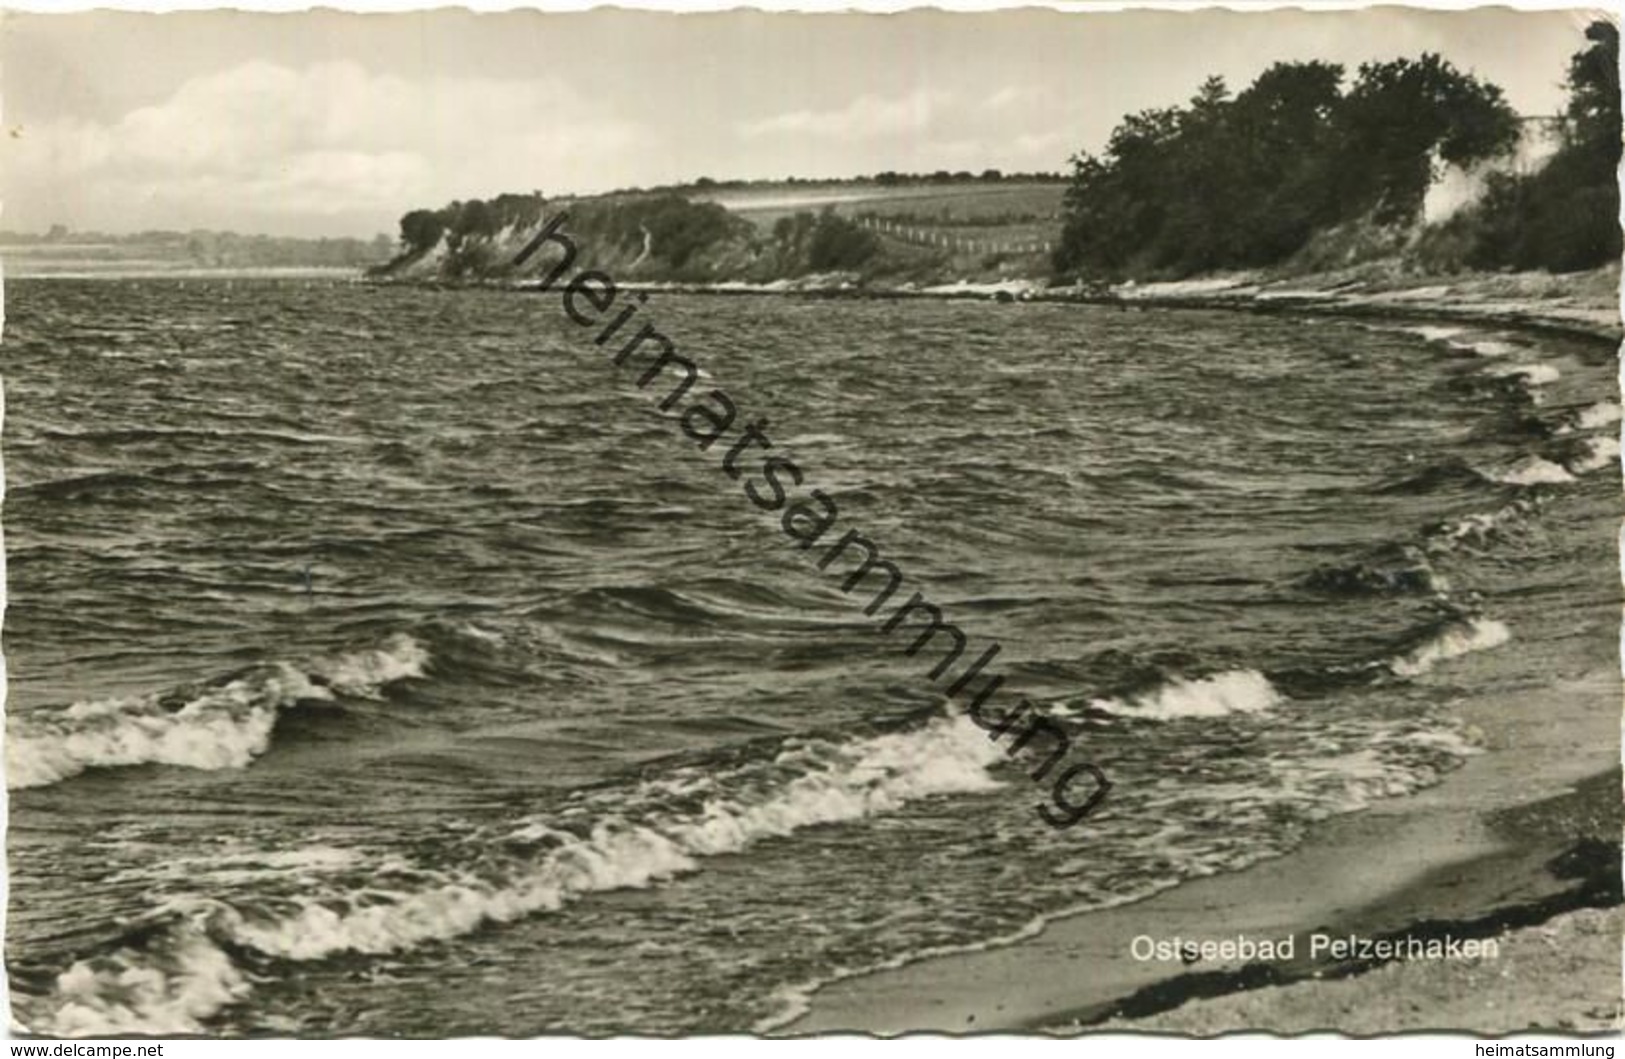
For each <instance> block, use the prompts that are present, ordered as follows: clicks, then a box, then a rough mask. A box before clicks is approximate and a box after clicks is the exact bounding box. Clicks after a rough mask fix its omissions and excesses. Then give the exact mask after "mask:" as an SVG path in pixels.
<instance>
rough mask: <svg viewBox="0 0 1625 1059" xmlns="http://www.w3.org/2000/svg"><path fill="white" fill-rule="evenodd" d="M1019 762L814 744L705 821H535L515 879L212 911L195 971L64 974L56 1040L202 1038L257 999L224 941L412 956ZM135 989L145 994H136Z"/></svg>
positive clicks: (206, 913) (970, 734) (966, 785)
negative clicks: (228, 1007) (410, 952)
mask: <svg viewBox="0 0 1625 1059" xmlns="http://www.w3.org/2000/svg"><path fill="white" fill-rule="evenodd" d="M1003 757H1004V753H1003V751H1002V750H1000V749H999V747H998V745H997V744H995V743H994V742H993V741H992V740H990V739H988V738H987V734H986V733H985V732H984V731H982V730H981V729H980V728H978V727H976V726H975V725H974V724H973V723H971V721H970V720H969V719H967V718H965V717H955V718H951V719H945V720H940V721H936V722H933V723H931V724H929V725H926V726H925V727H923V728H920V729H917V730H914V731H910V732H900V733H892V734H888V735H880V736H875V737H872V738H867V739H860V740H853V741H850V742H846V743H830V742H825V741H810V742H809V743H806V744H802V745H798V746H794V747H791V748H789V749H786V750H785V751H784V752H783V753H781V754H780V755H779V758H778V760H777V761H776V762H775V765H776V766H778V767H782V768H789V769H795V770H801V771H800V774H799V775H797V776H795V778H793V779H791V780H789V781H788V782H786V783H782V784H778V785H776V786H772V787H769V788H768V789H766V790H760V789H759V790H757V791H756V792H755V793H754V794H733V795H730V794H728V793H726V792H725V791H724V790H723V788H722V787H721V786H717V785H713V790H714V791H715V794H714V795H713V796H712V797H711V798H709V799H708V800H706V801H705V802H704V804H703V808H702V809H700V810H699V811H697V812H691V813H686V814H671V815H668V816H665V817H658V818H654V819H651V820H648V821H644V822H637V823H634V822H630V821H627V820H623V819H619V818H609V819H606V820H604V821H602V822H601V823H600V824H599V825H598V826H596V827H595V828H594V829H593V830H592V832H591V833H590V835H588V836H587V837H580V836H578V835H576V834H573V833H570V832H566V831H561V830H558V829H557V828H556V827H554V826H553V823H554V821H549V820H543V819H533V820H528V821H524V822H521V823H520V824H518V825H516V826H515V827H513V828H511V829H510V830H508V831H506V832H505V833H503V834H501V835H497V836H492V838H493V843H494V844H496V845H507V846H509V847H512V846H514V845H516V844H518V845H523V844H527V843H535V844H537V845H538V846H539V847H540V848H542V849H545V852H543V853H540V854H538V855H537V856H536V857H534V858H532V859H528V860H518V861H514V862H512V863H511V864H509V865H508V866H507V867H506V868H501V869H496V868H492V867H491V866H486V867H485V868H483V869H480V870H476V869H475V868H474V867H472V866H469V867H465V868H460V869H454V870H449V871H445V870H441V871H429V870H427V869H415V868H413V867H412V866H411V865H408V864H404V863H402V862H400V861H399V860H392V861H390V862H388V863H382V864H380V865H378V868H379V871H378V872H377V873H375V874H376V875H377V876H379V877H401V876H403V875H405V876H414V875H415V876H417V877H419V878H421V879H423V880H424V881H425V883H426V885H424V886H421V887H419V888H417V889H395V890H388V889H384V888H381V887H380V888H372V889H369V890H368V891H367V892H366V893H365V894H364V895H363V894H359V893H356V892H349V893H337V894H335V893H321V892H316V893H311V894H309V895H308V896H304V897H300V898H296V899H287V900H283V901H279V902H277V904H276V906H275V907H274V909H271V910H244V909H240V908H237V907H233V906H229V905H226V904H223V903H219V902H206V903H200V904H199V905H198V906H196V907H194V908H193V909H191V910H190V911H189V913H188V915H187V917H186V925H185V926H183V927H177V928H176V930H175V932H174V943H173V945H171V946H169V948H170V949H171V950H172V951H174V952H178V953H183V954H185V957H186V958H185V960H183V961H178V960H171V959H168V958H167V957H166V958H164V959H163V960H160V961H157V962H154V961H151V960H148V959H147V958H146V955H145V953H144V952H136V951H132V950H120V952H119V953H118V954H117V955H116V957H114V958H108V957H98V958H96V959H94V960H85V961H81V962H79V963H77V964H75V965H74V966H73V967H71V968H70V969H69V970H67V971H66V972H64V973H63V974H62V975H61V976H59V978H58V979H57V992H58V995H59V997H60V998H61V999H62V1005H61V1006H60V1007H59V1009H58V1013H57V1016H56V1018H55V1019H54V1020H53V1022H52V1029H53V1030H54V1031H55V1032H58V1033H68V1032H75V1033H81V1034H83V1033H97V1032H105V1033H118V1032H128V1031H133V1030H135V1029H137V1028H141V1027H148V1026H150V1025H153V1024H157V1025H162V1026H163V1027H164V1028H165V1030H167V1031H169V1032H197V1031H198V1030H199V1028H200V1027H199V1025H198V1024H199V1022H200V1021H201V1020H203V1019H206V1018H207V1017H208V1015H209V1014H210V1013H211V1012H212V1011H213V1010H217V1009H218V1007H219V1006H221V1005H224V1004H226V1003H229V1002H230V1001H231V1000H233V999H235V998H236V997H237V996H239V995H240V994H241V991H242V979H241V977H240V976H237V973H236V971H235V969H233V968H232V967H231V966H230V962H229V960H228V961H226V963H225V964H224V965H222V964H221V963H220V961H221V960H225V957H224V955H223V954H222V953H221V950H220V949H219V948H217V947H216V946H214V945H213V944H212V943H211V942H210V941H209V940H208V939H209V937H211V936H212V937H218V938H222V939H227V940H229V941H230V942H231V943H232V944H234V945H238V946H244V947H248V948H251V949H254V950H257V951H259V952H261V953H264V954H266V955H269V956H275V957H279V958H282V959H289V960H319V959H323V958H325V957H328V956H331V955H334V954H336V953H341V952H360V953H386V952H394V951H399V950H402V949H407V948H410V947H412V946H414V945H418V944H421V943H423V942H426V941H434V940H442V939H447V938H452V937H456V936H459V935H462V934H467V933H469V932H470V931H473V930H475V929H477V928H479V927H480V926H482V925H484V924H486V923H492V922H509V921H512V920H515V919H518V918H520V917H522V916H525V915H530V914H532V913H536V912H545V911H552V910H556V909H558V908H560V907H562V906H563V905H564V904H565V903H566V902H568V901H569V900H571V899H572V898H574V897H576V896H578V895H580V894H584V893H591V892H594V891H603V890H616V889H626V888H635V887H645V886H649V885H652V884H654V883H656V882H658V881H660V880H662V879H666V878H669V877H671V876H673V875H676V874H679V873H682V872H688V871H694V870H697V869H698V868H699V867H700V861H701V860H702V859H703V858H705V857H710V856H716V855H720V854H727V853H735V852H738V851H740V850H742V849H744V848H745V847H747V846H748V845H750V844H751V843H753V842H756V841H759V840H761V839H764V838H770V837H775V836H783V835H788V834H791V833H792V832H795V831H798V830H800V829H802V828H806V827H812V826H816V825H819V824H831V823H839V822H842V821H849V820H857V819H862V818H864V817H867V816H870V815H873V814H876V813H885V812H890V811H893V810H895V809H897V808H899V807H901V806H903V805H905V804H906V803H908V802H911V801H914V800H917V799H920V798H925V797H930V796H933V795H939V794H951V793H969V792H976V791H982V790H989V789H992V788H995V787H997V786H999V782H998V781H997V780H996V779H994V777H993V776H992V775H990V774H989V772H988V767H989V766H991V765H993V764H995V763H996V762H997V761H999V760H1001V759H1003ZM129 982H138V983H141V988H140V989H139V990H137V991H132V990H131V989H130V988H128V986H127V983H129ZM149 1032H152V1031H151V1030H150V1029H149Z"/></svg>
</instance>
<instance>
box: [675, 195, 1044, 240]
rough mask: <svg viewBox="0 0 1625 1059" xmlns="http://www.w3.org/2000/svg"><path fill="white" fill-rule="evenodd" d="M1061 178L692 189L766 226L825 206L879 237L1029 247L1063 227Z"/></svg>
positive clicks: (698, 196)
mask: <svg viewBox="0 0 1625 1059" xmlns="http://www.w3.org/2000/svg"><path fill="white" fill-rule="evenodd" d="M1065 190H1066V185H1064V184H1060V183H1014V182H997V183H992V182H990V183H986V184H980V183H978V184H947V185H929V184H928V185H903V186H897V187H882V186H880V185H878V184H857V185H854V184H830V185H818V184H810V185H809V184H796V185H774V186H768V187H760V188H749V189H742V190H733V191H718V192H714V193H711V194H700V195H695V196H694V198H696V199H699V200H708V201H711V202H716V203H718V204H719V205H722V206H725V207H727V208H728V209H729V210H731V211H733V212H734V213H737V214H739V215H740V216H742V217H745V218H746V219H748V220H750V221H752V222H754V223H755V224H757V225H759V226H760V227H762V228H763V229H769V228H771V227H772V226H773V224H774V222H776V221H777V220H779V219H780V218H781V217H788V216H790V215H792V214H795V213H798V212H802V211H811V212H817V211H819V210H822V209H824V208H825V207H828V208H831V209H833V210H835V211H836V212H837V213H839V214H841V215H843V216H846V217H851V218H853V219H855V220H863V221H865V224H866V226H872V227H873V228H874V230H876V231H877V232H878V233H879V234H880V235H881V236H882V238H883V239H886V240H889V241H893V242H898V243H903V244H906V245H909V246H919V247H929V246H945V247H948V248H951V249H953V250H954V251H955V253H956V254H958V253H966V254H986V253H993V252H1009V253H1033V252H1042V251H1035V250H1034V249H1033V248H1035V247H1041V246H1042V245H1043V244H1044V243H1046V242H1049V241H1052V240H1054V239H1055V237H1056V235H1057V233H1058V232H1059V230H1060V224H1061V221H1060V215H1061V196H1062V195H1063V194H1064V193H1065Z"/></svg>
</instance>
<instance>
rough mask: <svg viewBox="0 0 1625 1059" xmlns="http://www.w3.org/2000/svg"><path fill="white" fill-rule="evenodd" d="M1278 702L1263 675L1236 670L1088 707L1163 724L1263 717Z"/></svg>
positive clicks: (1182, 681)
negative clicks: (1252, 715) (1237, 716)
mask: <svg viewBox="0 0 1625 1059" xmlns="http://www.w3.org/2000/svg"><path fill="white" fill-rule="evenodd" d="M1280 701H1281V695H1280V692H1278V691H1276V690H1275V687H1274V685H1272V684H1271V683H1270V682H1269V679H1268V678H1267V677H1265V676H1264V675H1263V674H1262V673H1258V672H1256V671H1254V670H1251V669H1235V670H1230V671H1229V672H1225V673H1215V674H1213V675H1212V676H1207V677H1198V678H1194V679H1184V678H1181V679H1176V680H1173V681H1171V682H1169V683H1167V684H1164V685H1162V686H1161V687H1159V688H1157V689H1155V690H1154V691H1151V692H1148V693H1146V694H1144V695H1136V696H1131V697H1129V698H1127V699H1096V700H1095V701H1094V702H1091V703H1090V704H1089V705H1090V706H1091V707H1092V708H1094V709H1097V710H1104V711H1106V712H1107V713H1113V714H1117V715H1118V716H1121V717H1139V718H1144V719H1148V720H1156V721H1166V720H1172V719H1174V718H1178V717H1224V716H1226V715H1228V714H1233V713H1262V712H1264V711H1265V710H1268V709H1270V708H1271V707H1273V706H1275V705H1277V704H1278V703H1279V702H1280Z"/></svg>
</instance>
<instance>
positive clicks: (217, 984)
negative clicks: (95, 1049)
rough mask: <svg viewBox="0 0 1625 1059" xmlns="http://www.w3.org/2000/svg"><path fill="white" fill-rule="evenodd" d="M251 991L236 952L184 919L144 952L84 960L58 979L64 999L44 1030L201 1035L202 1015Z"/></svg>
mask: <svg viewBox="0 0 1625 1059" xmlns="http://www.w3.org/2000/svg"><path fill="white" fill-rule="evenodd" d="M248 989H249V986H248V982H247V980H246V979H245V978H244V976H243V974H242V972H240V971H239V970H238V969H237V968H236V966H235V965H234V964H233V963H232V962H231V957H229V956H227V955H226V953H225V952H224V951H222V950H221V949H220V947H219V946H217V945H215V944H214V943H213V942H212V941H210V940H209V938H208V936H207V935H206V934H204V933H203V932H202V931H201V930H200V929H198V928H197V927H196V926H194V925H191V924H185V925H181V926H178V927H176V928H173V929H171V930H170V931H169V932H168V933H167V934H165V935H163V936H161V937H160V938H158V939H157V940H155V941H154V942H153V943H152V944H151V945H148V946H144V947H143V948H142V949H139V950H135V949H121V950H118V951H117V952H113V953H109V954H107V955H104V956H100V957H97V958H96V959H94V960H81V961H79V962H78V963H76V964H74V965H73V966H72V967H70V968H69V969H68V970H66V971H64V972H63V973H62V974H61V975H59V976H57V980H56V991H57V996H58V997H59V998H60V1001H61V1003H60V1005H59V1006H58V1008H57V1010H56V1014H55V1015H54V1016H53V1017H52V1018H51V1020H50V1025H49V1027H42V1028H48V1029H49V1030H50V1032H51V1033H52V1034H54V1035H56V1036H59V1037H83V1036H95V1037H127V1036H130V1035H132V1034H143V1035H146V1034H150V1035H154V1036H159V1037H168V1036H174V1035H177V1034H184V1033H201V1032H203V1030H204V1026H203V1020H205V1019H207V1018H208V1017H209V1016H210V1015H212V1014H214V1013H215V1012H216V1011H219V1010H220V1009H221V1008H223V1007H225V1006H226V1005H227V1004H230V1003H232V1002H233V1001H235V1000H237V999H239V998H241V997H242V996H244V995H246V994H247V992H248Z"/></svg>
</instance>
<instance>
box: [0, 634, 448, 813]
mask: <svg viewBox="0 0 1625 1059" xmlns="http://www.w3.org/2000/svg"><path fill="white" fill-rule="evenodd" d="M428 660H429V654H428V651H427V650H425V649H424V647H423V646H422V645H421V644H420V643H418V641H416V640H414V639H413V638H412V637H410V636H407V635H404V634H401V635H397V636H394V637H391V638H390V639H389V640H388V641H386V642H385V643H384V644H383V645H382V646H380V647H378V648H374V649H371V650H363V651H357V652H354V653H350V654H342V655H337V656H334V657H332V658H330V659H327V660H324V661H321V662H318V663H317V664H316V665H314V666H313V667H311V668H310V669H309V670H308V671H307V670H305V669H301V668H299V667H296V666H292V665H289V664H287V663H285V662H275V663H271V664H268V665H261V666H252V667H250V668H248V669H245V670H239V671H238V672H236V673H233V674H230V675H227V676H224V677H219V678H216V679H214V680H211V681H207V682H205V683H203V684H200V685H190V686H186V687H182V688H177V689H173V690H170V691H167V692H159V693H152V694H148V695H141V696H131V697H119V698H109V699H93V700H89V701H85V702H77V703H74V704H73V705H71V706H67V707H63V708H61V709H58V710H45V711H39V712H37V713H30V714H27V715H22V716H18V715H13V716H12V719H11V723H10V727H9V730H8V731H7V734H6V786H7V787H8V788H9V789H12V790H17V789H21V788H27V787H43V786H46V785H49V784H52V783H59V782H61V781H62V780H65V779H68V778H70V777H73V776H77V775H78V774H80V773H81V772H84V771H85V770H86V769H92V768H117V767H121V766H130V765H177V766H181V767H185V768H194V769H204V770H217V769H230V768H243V767H245V766H246V765H248V763H249V762H251V761H252V760H253V759H254V758H256V757H258V756H260V755H261V754H263V753H265V751H266V749H267V748H268V747H269V746H270V743H271V733H272V730H273V729H274V728H275V727H276V723H277V718H278V716H279V715H280V714H281V713H282V711H284V710H287V709H290V708H292V707H294V706H297V705H299V704H300V703H302V702H311V701H317V702H331V701H333V699H334V698H335V693H338V694H343V695H351V696H356V697H362V698H373V697H376V696H377V695H378V694H379V693H380V691H381V690H382V688H383V687H384V686H385V685H388V684H392V683H394V682H396V681H398V680H406V679H409V678H412V677H419V676H422V675H423V670H424V666H425V665H426V664H427V663H428Z"/></svg>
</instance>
